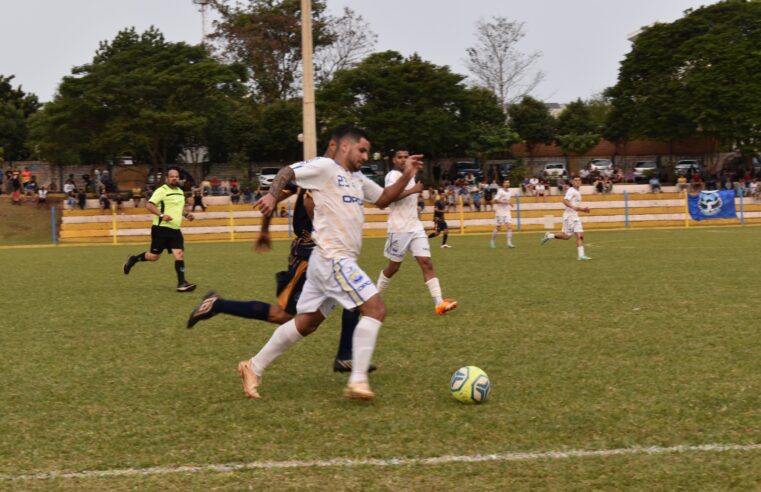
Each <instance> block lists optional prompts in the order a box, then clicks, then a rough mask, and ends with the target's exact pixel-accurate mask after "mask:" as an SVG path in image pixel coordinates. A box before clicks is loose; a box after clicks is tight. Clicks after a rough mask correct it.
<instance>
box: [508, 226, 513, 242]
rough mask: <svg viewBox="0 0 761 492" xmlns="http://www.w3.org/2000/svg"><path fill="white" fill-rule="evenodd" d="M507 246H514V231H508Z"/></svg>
mask: <svg viewBox="0 0 761 492" xmlns="http://www.w3.org/2000/svg"><path fill="white" fill-rule="evenodd" d="M507 244H513V230H512V229H508V230H507Z"/></svg>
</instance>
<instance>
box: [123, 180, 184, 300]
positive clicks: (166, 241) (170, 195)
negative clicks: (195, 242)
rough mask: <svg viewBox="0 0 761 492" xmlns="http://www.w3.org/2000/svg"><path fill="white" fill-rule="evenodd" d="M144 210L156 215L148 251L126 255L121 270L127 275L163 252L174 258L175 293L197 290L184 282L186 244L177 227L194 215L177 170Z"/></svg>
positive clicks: (158, 189) (155, 192) (155, 258)
mask: <svg viewBox="0 0 761 492" xmlns="http://www.w3.org/2000/svg"><path fill="white" fill-rule="evenodd" d="M145 208H147V209H148V211H149V212H150V213H152V214H153V215H155V217H154V218H153V226H152V227H151V249H150V251H145V252H144V253H140V254H138V255H128V256H127V260H126V261H125V262H124V265H123V266H122V270H123V271H124V275H129V272H130V270H132V267H134V266H135V264H137V263H139V262H141V261H157V260H158V259H159V258H161V253H162V252H163V251H164V250H167V252H169V253H171V254H172V256H174V271H175V272H176V273H177V292H190V291H192V290H194V289H195V288H196V285H195V284H191V283H189V282H187V281H186V280H185V251H184V250H185V241H184V238H183V237H182V231H181V230H180V226H181V225H182V218H183V217H185V218H186V219H188V220H190V221H192V220H193V214H192V213H190V210H189V207H187V206H186V204H185V193H184V192H183V191H182V188H180V171H179V169H177V168H176V167H173V168H170V169H169V171H168V172H167V173H166V183H165V184H164V185H163V186H160V187H159V188H157V189H156V191H154V192H153V194H152V195H151V198H150V199H149V200H148V203H147V204H146V206H145Z"/></svg>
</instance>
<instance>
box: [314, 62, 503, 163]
mask: <svg viewBox="0 0 761 492" xmlns="http://www.w3.org/2000/svg"><path fill="white" fill-rule="evenodd" d="M463 78H464V77H463V76H461V75H458V74H455V73H452V72H451V71H450V70H449V68H448V67H446V66H444V67H440V66H437V65H434V64H432V63H430V62H427V61H424V60H422V59H421V58H420V57H419V56H417V55H413V56H411V57H409V58H404V57H403V56H402V55H401V54H399V53H397V52H395V51H386V52H382V53H375V54H373V55H370V56H369V57H367V58H366V59H365V60H364V61H363V62H362V63H360V64H359V65H358V66H356V67H355V68H352V69H350V70H343V71H339V72H338V73H337V74H336V76H335V77H334V79H333V80H331V81H329V82H327V83H325V84H324V85H323V86H322V87H321V88H320V90H319V92H318V95H317V103H318V111H317V114H318V117H319V118H320V119H321V126H322V127H323V128H325V130H326V131H328V130H329V129H331V128H332V127H333V126H335V125H336V124H339V123H346V122H350V123H354V124H357V125H360V126H362V127H365V128H367V129H368V131H369V132H370V134H371V137H372V143H373V146H374V147H375V148H379V149H382V150H387V149H391V148H395V147H398V146H400V145H405V146H410V147H411V148H412V149H413V150H415V151H418V152H422V153H424V154H426V155H428V156H442V155H447V154H459V155H463V154H464V153H465V152H466V151H467V150H468V149H471V148H473V146H475V147H476V148H478V149H484V148H487V147H489V146H494V145H497V146H499V145H500V143H499V142H500V141H502V142H505V143H506V142H508V141H509V138H510V136H509V134H508V133H507V131H506V129H505V128H504V113H503V112H502V110H501V109H500V107H499V104H498V103H497V100H496V98H495V97H494V95H493V94H492V93H490V92H489V91H487V90H485V89H479V88H468V87H466V86H465V85H464V84H463ZM318 126H320V125H318ZM485 129H487V132H486V135H483V133H482V132H483V131H484V130H485ZM484 138H485V139H486V140H484ZM474 142H475V143H474Z"/></svg>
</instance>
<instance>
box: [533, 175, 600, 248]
mask: <svg viewBox="0 0 761 492" xmlns="http://www.w3.org/2000/svg"><path fill="white" fill-rule="evenodd" d="M571 185H572V186H571V188H568V191H567V192H566V194H565V197H564V198H563V205H565V210H564V211H563V231H562V232H558V233H555V232H548V233H546V234H545V235H544V237H543V238H542V242H541V244H544V243H546V242H547V241H549V240H550V239H562V240H564V241H566V240H568V239H570V238H571V235H572V234H576V249H577V250H578V251H579V261H588V260H591V259H592V258H590V257H589V256H587V255H585V254H584V228H583V227H582V226H581V219H580V218H579V212H586V213H589V207H582V206H581V192H580V191H579V188H580V187H581V178H580V177H578V176H574V177H573V180H572V181H571Z"/></svg>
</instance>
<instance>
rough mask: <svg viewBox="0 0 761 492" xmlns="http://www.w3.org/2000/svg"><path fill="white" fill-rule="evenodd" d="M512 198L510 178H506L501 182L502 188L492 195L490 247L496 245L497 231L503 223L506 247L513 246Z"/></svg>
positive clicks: (500, 229)
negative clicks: (492, 218)
mask: <svg viewBox="0 0 761 492" xmlns="http://www.w3.org/2000/svg"><path fill="white" fill-rule="evenodd" d="M512 198H513V193H512V192H511V191H510V180H509V179H506V180H504V181H503V182H502V188H500V189H498V190H497V194H496V195H494V230H493V231H491V243H489V245H490V246H491V247H492V248H496V247H497V243H496V241H497V233H498V232H500V231H502V226H503V225H504V226H505V228H506V229H507V247H508V248H514V247H515V246H514V245H513V216H512V214H511V211H512V208H513V206H512V204H510V200H511V199H512Z"/></svg>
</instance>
